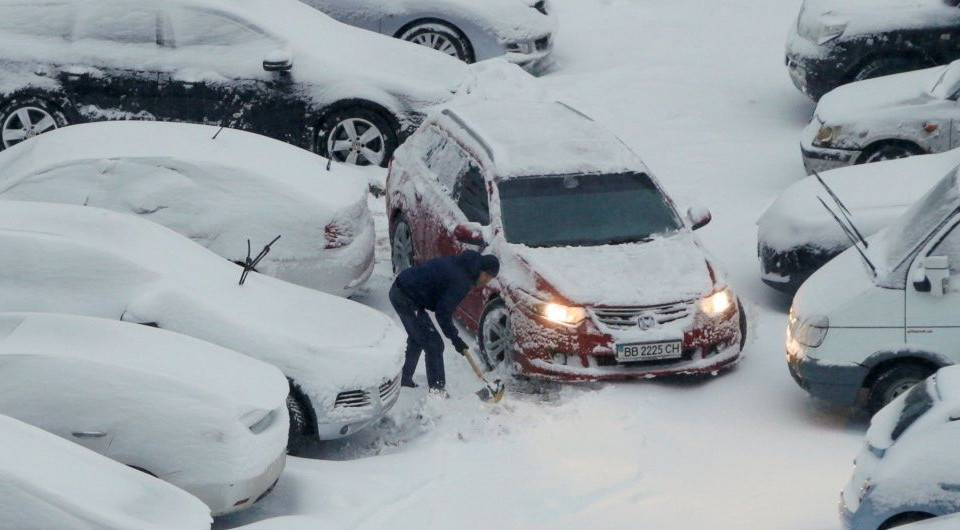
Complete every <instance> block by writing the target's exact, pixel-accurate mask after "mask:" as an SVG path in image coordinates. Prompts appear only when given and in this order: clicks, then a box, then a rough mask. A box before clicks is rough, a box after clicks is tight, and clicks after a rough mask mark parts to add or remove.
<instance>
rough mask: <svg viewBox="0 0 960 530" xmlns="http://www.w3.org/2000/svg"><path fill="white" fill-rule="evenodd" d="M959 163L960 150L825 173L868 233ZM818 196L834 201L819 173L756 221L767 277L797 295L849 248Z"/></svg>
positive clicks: (797, 185) (796, 186)
mask: <svg viewBox="0 0 960 530" xmlns="http://www.w3.org/2000/svg"><path fill="white" fill-rule="evenodd" d="M957 165H960V149H953V150H950V151H947V152H946V153H939V154H935V155H921V156H915V157H910V158H904V159H899V160H890V161H887V162H880V163H877V164H870V165H866V166H850V167H844V168H839V169H834V170H831V171H826V172H824V173H822V174H821V175H820V177H821V178H823V181H824V182H825V183H826V184H827V186H829V187H830V189H831V190H833V192H834V193H836V195H837V196H838V197H839V198H840V200H841V201H842V202H843V204H844V206H846V207H847V209H848V210H849V215H850V217H851V218H852V220H853V221H854V223H855V224H856V226H857V229H859V231H860V232H861V234H862V235H863V236H865V237H866V236H870V235H873V234H874V233H876V232H877V231H879V230H880V229H882V228H883V227H885V226H887V225H888V224H890V223H891V222H893V221H894V220H896V218H897V217H899V216H900V215H901V214H903V212H904V211H905V210H906V209H907V208H908V207H910V205H911V204H913V203H914V202H916V201H917V199H919V198H920V197H922V196H923V194H924V193H926V192H927V190H929V189H930V188H931V187H933V185H934V184H936V183H937V182H939V181H940V179H941V178H943V176H944V175H945V174H947V172H948V171H950V170H951V169H953V168H955V167H957ZM819 199H823V200H825V201H826V202H827V203H828V204H833V203H832V200H831V197H830V195H829V192H828V191H827V190H826V189H825V188H824V187H823V186H822V185H821V184H820V182H818V181H817V178H816V177H815V176H809V177H806V178H804V179H802V180H800V181H798V182H795V183H794V184H793V185H791V186H790V187H789V188H787V189H786V190H784V191H783V193H781V194H780V195H779V196H778V197H777V199H776V200H775V201H774V202H773V203H772V204H771V205H770V207H769V208H767V210H766V211H765V212H764V213H763V215H762V216H761V217H760V219H759V221H757V252H758V254H759V257H760V272H761V278H762V279H763V281H764V282H765V283H766V284H767V285H769V286H770V287H773V288H774V289H777V290H779V291H783V292H786V293H794V292H796V290H797V289H799V288H800V285H801V284H803V282H805V281H806V280H807V278H809V277H810V275H811V274H813V273H814V272H816V270H817V269H819V268H820V267H822V266H823V265H824V264H825V263H827V262H828V261H830V260H831V259H833V258H835V257H836V256H838V255H839V254H840V253H841V252H843V251H844V250H846V249H847V248H849V247H850V244H851V243H850V238H849V237H847V236H846V235H845V234H844V232H843V230H842V229H841V228H840V226H839V225H838V224H837V223H836V221H835V220H834V219H833V217H832V216H831V215H830V214H829V213H827V211H826V210H825V209H824V208H823V205H822V204H821V203H820V201H819Z"/></svg>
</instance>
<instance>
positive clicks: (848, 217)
mask: <svg viewBox="0 0 960 530" xmlns="http://www.w3.org/2000/svg"><path fill="white" fill-rule="evenodd" d="M813 176H815V177H817V181H819V182H820V185H821V186H823V188H824V189H825V190H827V193H829V194H830V197H832V198H833V202H835V203H837V206H839V207H840V214H841V215H843V218H844V219H846V221H847V224H849V225H850V228H851V229H853V233H854V234H856V235H857V238H859V239H860V242H861V243H863V246H864V248H870V245H869V244H868V243H867V240H866V239H865V238H864V237H863V234H861V233H860V230H858V229H857V225H855V224H853V219H851V216H852V215H853V214H852V213H850V210H848V209H847V207H846V205H845V204H843V201H841V200H840V197H838V196H837V194H836V193H834V192H833V190H832V189H830V186H827V183H826V182H825V181H824V180H823V177H821V176H820V173H817V172H816V171H814V172H813ZM831 213H832V212H831Z"/></svg>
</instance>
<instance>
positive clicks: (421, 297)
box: [396, 250, 480, 351]
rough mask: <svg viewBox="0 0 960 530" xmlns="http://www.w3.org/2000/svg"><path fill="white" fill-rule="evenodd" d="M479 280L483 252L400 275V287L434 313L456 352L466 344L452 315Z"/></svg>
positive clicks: (466, 253) (434, 262) (448, 258)
mask: <svg viewBox="0 0 960 530" xmlns="http://www.w3.org/2000/svg"><path fill="white" fill-rule="evenodd" d="M479 277H480V253H479V252H475V251H473V250H467V251H464V252H463V254H460V255H459V256H446V257H442V258H434V259H432V260H429V261H426V262H424V263H421V264H420V265H417V266H415V267H411V268H409V269H407V270H405V271H403V272H401V273H400V275H399V276H397V282H396V283H397V286H398V287H400V289H401V290H403V292H404V294H406V295H407V296H409V297H410V299H411V300H413V302H414V303H415V304H417V305H418V306H420V307H422V308H424V309H427V310H430V311H433V312H434V313H435V314H436V316H437V324H439V325H440V329H441V330H442V331H443V334H444V335H446V336H447V338H448V339H450V342H452V343H453V346H454V348H456V349H457V351H463V350H464V349H466V348H467V345H466V344H465V343H464V342H463V340H462V339H461V338H460V334H459V333H457V328H456V326H454V325H453V313H454V311H456V309H457V306H459V305H460V302H462V301H463V299H464V297H466V296H467V293H468V292H470V289H471V288H472V287H473V286H474V285H476V283H477V278H479Z"/></svg>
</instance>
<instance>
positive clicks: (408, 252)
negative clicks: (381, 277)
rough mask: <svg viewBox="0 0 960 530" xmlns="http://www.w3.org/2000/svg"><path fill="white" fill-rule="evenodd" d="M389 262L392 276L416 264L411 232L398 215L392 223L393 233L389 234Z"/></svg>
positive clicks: (401, 215) (401, 216) (405, 221)
mask: <svg viewBox="0 0 960 530" xmlns="http://www.w3.org/2000/svg"><path fill="white" fill-rule="evenodd" d="M390 260H391V261H392V262H393V273H394V274H400V273H401V272H403V271H405V270H407V269H409V268H410V267H413V266H414V264H415V263H416V255H415V251H414V249H413V231H412V230H411V229H410V224H409V223H407V219H406V217H404V216H403V214H400V215H398V216H397V219H396V221H395V222H394V223H393V233H391V234H390Z"/></svg>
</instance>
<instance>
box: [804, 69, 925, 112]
mask: <svg viewBox="0 0 960 530" xmlns="http://www.w3.org/2000/svg"><path fill="white" fill-rule="evenodd" d="M943 68H944V67H943V66H938V67H934V68H927V69H924V70H917V71H913V72H906V73H902V74H896V75H890V76H884V77H878V78H875V79H867V80H865V81H859V82H856V83H850V84H848V85H843V86H841V87H839V88H837V89H834V90H833V91H831V92H829V93H827V94H826V95H825V96H823V98H821V99H820V103H819V104H817V110H816V112H815V114H816V116H817V119H819V120H820V121H821V122H822V123H825V124H826V125H842V124H854V123H857V122H858V121H862V120H863V119H865V118H870V117H872V116H871V115H872V114H874V113H877V112H881V113H889V112H891V111H893V110H894V109H896V108H898V107H907V108H909V107H918V106H921V105H925V104H928V103H930V102H933V101H939V99H938V98H935V97H934V96H933V95H932V94H931V93H930V90H931V89H932V88H933V86H934V84H935V83H936V81H937V79H938V77H939V76H940V74H941V73H942V72H943ZM923 118H924V117H918V118H917V119H923Z"/></svg>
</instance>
